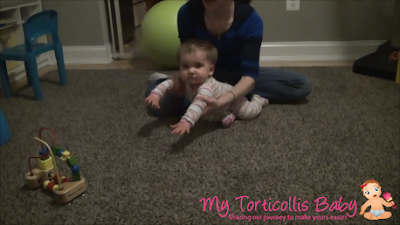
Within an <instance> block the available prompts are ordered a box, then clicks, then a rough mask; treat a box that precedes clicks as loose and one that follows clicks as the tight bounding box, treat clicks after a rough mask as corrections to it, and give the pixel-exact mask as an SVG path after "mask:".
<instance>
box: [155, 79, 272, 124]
mask: <svg viewBox="0 0 400 225" xmlns="http://www.w3.org/2000/svg"><path fill="white" fill-rule="evenodd" d="M173 85H174V84H173V80H171V79H168V80H165V81H163V82H162V83H160V84H159V85H158V86H157V87H156V88H155V89H154V90H153V91H152V92H151V94H156V95H158V96H160V97H162V96H163V95H164V94H165V93H166V91H167V89H170V88H171V87H172V86H173ZM232 88H233V86H232V85H230V84H227V83H222V82H219V81H217V80H216V79H215V78H213V77H210V78H208V79H207V80H206V81H205V82H204V83H203V84H202V85H201V86H200V87H199V88H198V89H197V90H193V89H192V87H191V86H190V85H189V84H186V94H187V96H188V97H189V99H190V100H191V101H192V104H191V105H190V106H189V108H188V109H187V111H186V113H185V115H183V116H182V119H183V120H186V121H187V122H189V123H190V124H191V125H192V126H194V124H195V123H196V122H197V121H198V120H199V119H200V118H202V119H204V120H207V121H222V120H223V119H224V118H226V117H227V116H229V115H231V114H232V113H233V114H234V115H235V116H236V118H238V119H241V120H251V119H254V118H256V117H257V116H258V115H259V114H260V113H261V109H262V108H263V106H265V105H266V104H268V100H267V99H265V98H262V97H260V96H259V95H253V98H252V99H251V101H248V100H247V98H245V97H243V98H241V99H236V101H235V103H234V104H233V105H232V106H231V108H230V109H229V110H228V111H229V112H225V113H222V114H214V115H207V116H203V112H204V109H205V108H206V106H207V104H206V103H205V102H204V101H202V100H200V99H198V98H196V97H197V96H199V95H202V96H205V97H209V98H219V97H221V96H222V95H224V94H225V93H227V92H229V91H230V90H232Z"/></svg>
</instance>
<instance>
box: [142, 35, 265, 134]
mask: <svg viewBox="0 0 400 225" xmlns="http://www.w3.org/2000/svg"><path fill="white" fill-rule="evenodd" d="M217 59H218V50H217V49H216V48H215V47H214V45H212V44H211V43H209V42H207V41H205V40H199V39H193V40H189V41H186V42H184V43H183V44H182V45H181V47H180V49H179V51H178V60H179V64H180V75H179V77H175V78H174V77H171V78H170V79H168V80H165V81H164V82H162V83H160V84H159V85H158V86H157V87H156V88H155V89H154V90H153V91H152V92H151V94H150V95H149V96H148V97H147V98H146V103H147V104H148V105H150V106H151V107H156V108H159V107H160V106H159V101H160V99H161V98H162V96H163V95H164V94H165V93H166V91H167V90H170V89H174V87H176V85H179V83H183V84H184V86H185V93H186V95H187V96H188V97H189V99H190V100H191V101H192V104H191V105H190V106H189V108H188V109H187V111H186V113H185V114H184V115H183V116H182V118H181V120H180V122H179V123H177V124H175V125H171V127H172V128H174V130H173V131H172V133H177V134H181V135H182V134H184V133H185V132H187V133H189V132H190V129H191V128H192V127H193V126H194V125H195V123H196V122H197V121H198V120H199V119H200V118H202V119H204V120H208V121H221V122H222V125H223V126H224V127H229V126H230V125H231V124H232V123H233V122H234V121H235V119H236V118H237V119H241V120H251V119H254V118H256V117H257V116H258V115H259V114H260V113H261V109H262V108H263V107H264V106H266V105H268V100H267V99H265V98H262V97H261V96H259V95H253V97H252V99H251V101H248V100H247V98H245V97H243V98H240V99H234V103H233V104H232V106H231V107H230V108H229V109H228V112H224V113H222V114H214V115H206V116H204V115H203V112H204V109H205V108H206V106H207V104H206V103H205V102H204V101H202V100H201V99H199V98H198V96H204V97H209V98H219V97H221V96H222V95H224V94H226V93H228V92H231V90H232V88H233V86H232V85H230V84H226V83H222V82H219V81H217V80H216V79H215V78H213V77H212V75H213V73H214V68H215V64H216V62H217ZM179 79H180V80H179ZM231 93H232V92H231ZM232 95H233V96H234V97H235V95H234V94H233V93H232Z"/></svg>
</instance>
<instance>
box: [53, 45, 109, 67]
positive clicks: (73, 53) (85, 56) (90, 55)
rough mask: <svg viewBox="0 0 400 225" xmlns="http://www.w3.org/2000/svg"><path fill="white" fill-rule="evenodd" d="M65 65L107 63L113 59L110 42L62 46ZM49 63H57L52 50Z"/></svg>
mask: <svg viewBox="0 0 400 225" xmlns="http://www.w3.org/2000/svg"><path fill="white" fill-rule="evenodd" d="M63 51H64V63H65V65H81V64H107V63H111V62H112V61H113V59H112V56H111V47H110V44H105V45H101V46H64V47H63ZM49 54H50V60H49V65H55V64H57V61H56V58H55V55H54V51H51V52H50V53H49Z"/></svg>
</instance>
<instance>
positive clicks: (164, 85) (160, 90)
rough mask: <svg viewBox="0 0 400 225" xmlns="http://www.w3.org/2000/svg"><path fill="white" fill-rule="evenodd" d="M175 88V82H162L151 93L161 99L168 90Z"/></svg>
mask: <svg viewBox="0 0 400 225" xmlns="http://www.w3.org/2000/svg"><path fill="white" fill-rule="evenodd" d="M173 86H174V81H173V80H171V79H168V80H165V81H163V82H161V83H160V84H158V85H157V87H156V88H154V89H153V90H152V91H151V93H150V94H151V95H158V96H160V98H161V97H162V96H164V95H165V93H166V92H167V90H168V89H171V88H172V87H173Z"/></svg>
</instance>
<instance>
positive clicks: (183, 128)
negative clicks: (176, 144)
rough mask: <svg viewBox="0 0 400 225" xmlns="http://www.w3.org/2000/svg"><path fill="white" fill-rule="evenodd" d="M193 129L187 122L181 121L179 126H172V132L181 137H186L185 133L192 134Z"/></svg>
mask: <svg viewBox="0 0 400 225" xmlns="http://www.w3.org/2000/svg"><path fill="white" fill-rule="evenodd" d="M191 127H192V125H191V124H190V123H188V122H186V121H182V120H181V121H180V122H179V123H177V124H173V125H171V128H174V130H173V131H172V133H173V134H180V135H184V134H185V133H190V128H191Z"/></svg>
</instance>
